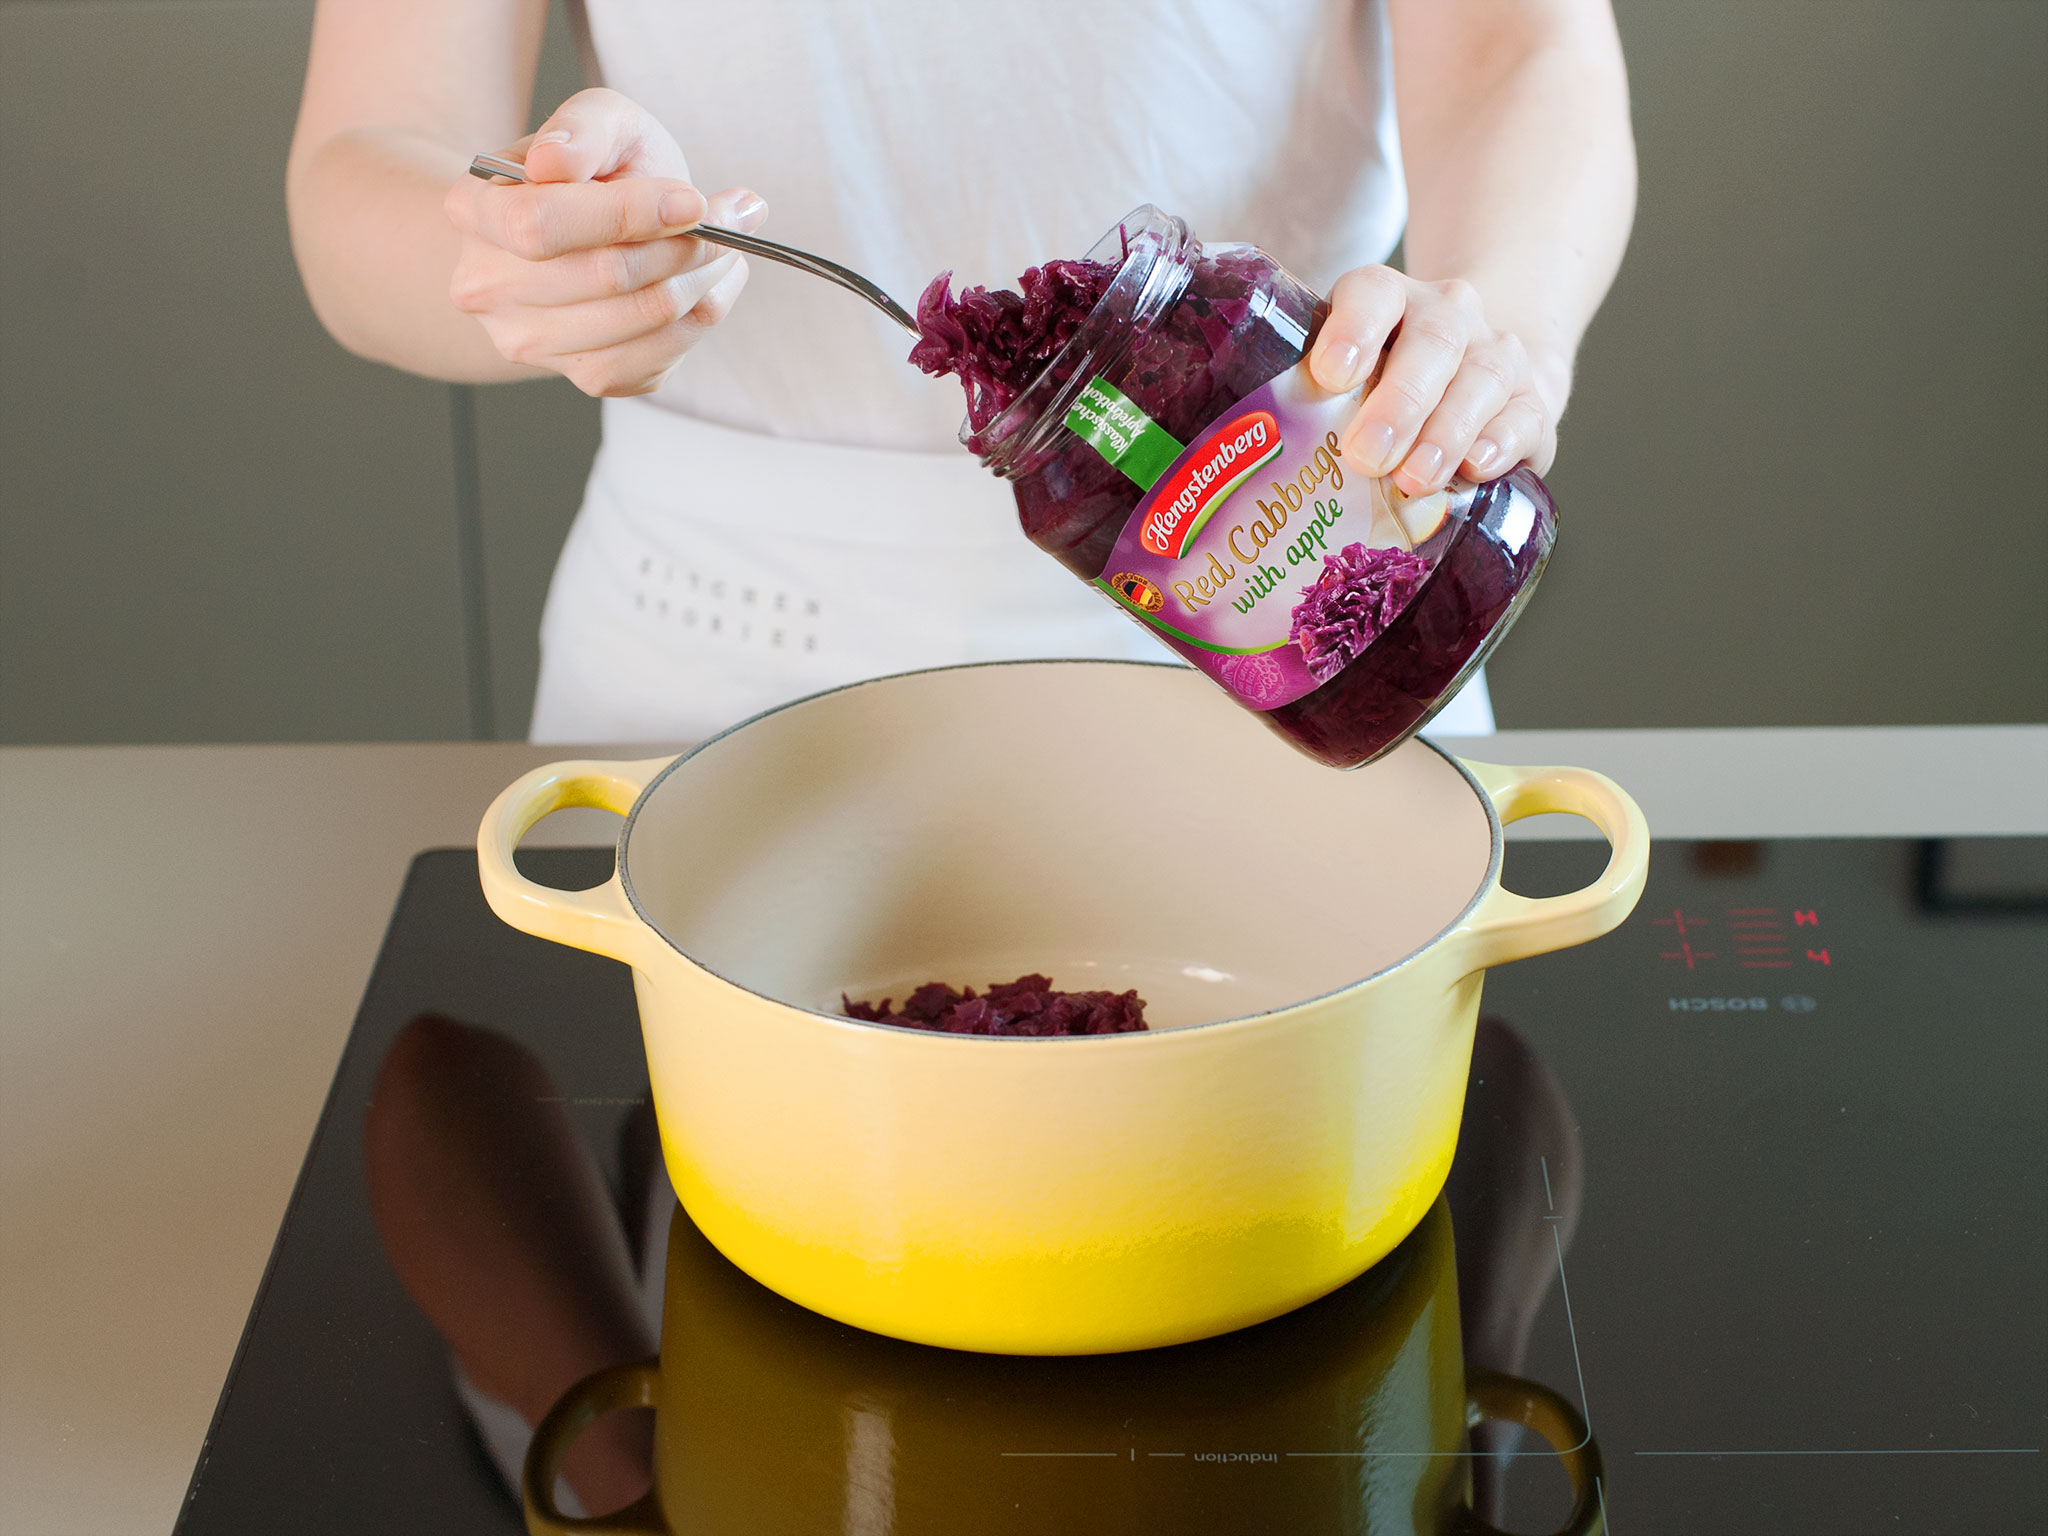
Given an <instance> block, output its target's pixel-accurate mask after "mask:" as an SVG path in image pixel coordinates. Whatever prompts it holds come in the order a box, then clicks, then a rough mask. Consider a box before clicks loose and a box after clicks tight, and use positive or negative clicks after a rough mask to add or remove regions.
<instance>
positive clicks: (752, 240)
mask: <svg viewBox="0 0 2048 1536" xmlns="http://www.w3.org/2000/svg"><path fill="white" fill-rule="evenodd" d="M469 174H470V175H472V176H474V177H476V178H477V179H478V180H479V181H489V180H491V179H492V178H493V177H501V178H503V179H504V180H506V181H525V180H526V167H525V166H523V165H521V164H520V163H519V162H518V161H517V160H507V159H505V158H503V157H502V156H500V155H478V156H477V157H476V158H475V159H474V160H472V161H470V163H469ZM688 233H689V234H691V235H692V236H694V237H695V238H697V239H699V240H708V241H710V242H711V243H712V244H713V245H723V246H726V247H728V248H729V249H732V250H735V251H745V252H746V253H747V254H748V255H750V256H763V257H766V258H767V259H768V260H770V261H779V262H781V263H782V264H783V265H784V266H786V267H795V268H796V269H797V270H798V271H799V272H808V273H810V274H811V276H813V277H822V278H824V279H825V281H827V282H828V283H837V284H838V285H839V286H840V287H842V288H844V289H846V290H847V291H848V292H849V293H855V294H858V295H859V296H860V297H861V298H863V299H866V300H867V301H868V302H869V303H870V304H872V305H874V306H875V308H877V309H879V310H880V311H881V312H882V313H883V314H885V315H887V316H888V317H889V318H890V319H891V320H894V321H895V322H896V323H897V324H898V325H900V326H902V327H903V329H904V330H906V331H908V332H910V334H911V335H913V336H918V335H922V334H923V333H922V332H921V331H919V330H918V328H917V321H916V320H914V319H912V318H911V316H910V312H909V311H908V310H906V309H904V307H903V306H902V305H901V304H898V303H897V302H896V301H895V300H894V299H892V298H890V297H889V295H888V294H886V293H884V292H883V291H882V290H881V289H880V288H878V287H876V286H875V285H874V284H873V283H871V282H869V281H868V280H867V279H866V278H864V277H862V276H861V275H860V274H859V273H858V272H855V271H852V270H851V269H849V268H847V267H842V266H841V265H839V263H838V262H836V261H827V260H826V259H825V258H824V257H822V256H814V255H812V254H811V253H810V252H809V251H800V250H798V249H797V248H796V247H795V246H791V245H778V244H777V243H776V242H775V241H773V240H763V239H762V238H761V237H760V236H759V235H748V234H742V233H741V232H740V231H739V230H736V229H723V228H721V227H719V226H718V225H716V224H698V225H696V226H694V227H692V228H691V229H690V230H689V231H688Z"/></svg>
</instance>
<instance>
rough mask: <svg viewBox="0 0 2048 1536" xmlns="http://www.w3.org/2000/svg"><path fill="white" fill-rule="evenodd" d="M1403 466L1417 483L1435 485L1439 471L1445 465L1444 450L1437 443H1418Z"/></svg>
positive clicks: (1410, 478)
mask: <svg viewBox="0 0 2048 1536" xmlns="http://www.w3.org/2000/svg"><path fill="white" fill-rule="evenodd" d="M1402 467H1403V468H1404V469H1405V470H1406V471H1407V474H1408V478H1409V480H1411V481H1412V482H1414V483H1415V484H1416V485H1423V486H1427V485H1435V484H1436V476H1437V471H1438V470H1440V469H1442V468H1443V467H1444V451H1443V449H1441V448H1439V447H1437V445H1436V444H1435V443H1417V444H1416V445H1415V449H1414V451H1413V452H1411V453H1410V454H1409V455H1408V462H1407V463H1406V464H1405V465H1403V466H1402Z"/></svg>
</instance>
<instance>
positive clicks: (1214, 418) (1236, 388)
mask: <svg viewBox="0 0 2048 1536" xmlns="http://www.w3.org/2000/svg"><path fill="white" fill-rule="evenodd" d="M948 277H950V274H949V275H948ZM1021 286H1022V289H1023V291H1022V292H1021V293H1017V294H1006V293H990V292H989V291H988V290H985V289H969V290H967V291H966V292H964V293H962V294H960V295H959V296H958V297H955V296H954V295H953V294H952V292H951V288H950V284H949V281H948V278H946V277H942V278H940V279H939V280H938V281H936V282H934V283H933V284H932V286H931V287H930V288H928V289H927V290H926V292H925V295H924V297H923V299H922V300H921V301H920V303H919V307H918V312H919V323H920V326H921V327H922V328H923V329H924V332H925V335H924V339H923V340H921V341H920V342H919V343H918V346H917V348H916V349H915V350H914V351H913V353H912V360H913V361H915V362H916V363H917V364H918V365H919V366H920V367H922V368H924V369H925V370H926V371H927V372H930V373H934V374H948V373H950V374H954V375H957V376H959V377H960V378H961V380H962V382H963V384H964V385H965V386H966V388H967V392H968V419H967V422H966V424H965V426H963V428H962V430H961V440H962V441H963V442H964V443H965V444H966V445H967V446H968V447H969V448H970V449H971V450H973V451H974V452H975V453H976V454H977V455H979V456H980V457H981V459H982V461H983V462H984V463H986V464H987V465H989V467H990V468H992V469H994V470H995V471H996V472H997V473H999V474H1001V475H1003V476H1005V477H1006V478H1007V479H1009V480H1010V482H1011V484H1012V488H1013V490H1014V492H1015V495H1016V498H1017V509H1018V516H1019V520H1020V522H1021V523H1022V525H1023V529H1024V532H1025V534H1026V535H1027V536H1028V537H1029V538H1030V539H1031V540H1032V542H1034V543H1035V544H1037V545H1038V546H1039V547H1040V548H1041V549H1043V550H1045V551H1046V552H1047V553H1048V554H1051V555H1053V556H1054V557H1055V558H1057V559H1059V560H1060V561H1062V562H1063V563H1064V564H1065V565H1066V566H1067V567H1068V569H1070V570H1072V571H1073V572H1074V573H1075V574H1076V575H1077V576H1080V577H1081V578H1082V579H1084V580H1086V581H1089V582H1091V583H1093V584H1094V585H1096V586H1097V587H1098V588H1099V589H1100V590H1102V591H1103V592H1104V593H1105V594H1106V595H1107V596H1109V597H1110V598H1111V599H1112V600H1113V601H1115V602H1116V603H1117V604H1118V606H1119V607H1121V608H1122V609H1123V610H1124V611H1125V612H1126V613H1127V614H1128V615H1129V616H1130V617H1132V618H1133V619H1135V620H1136V621H1138V622H1140V623H1143V624H1145V625H1147V626H1148V627H1149V628H1150V629H1151V630H1152V631H1153V632H1154V634H1155V636H1156V637H1157V638H1159V639H1160V640H1161V641H1162V642H1164V643H1165V644H1166V645H1168V646H1169V647H1171V648H1172V649H1173V650H1174V651H1176V652H1178V653H1179V654H1180V655H1181V656H1183V657H1185V658H1186V659H1187V660H1189V661H1190V662H1192V663H1193V664H1194V665H1195V666H1197V667H1198V668H1200V669H1201V670H1202V671H1204V672H1205V673H1207V674H1208V675H1209V677H1210V678H1211V679H1212V680H1214V681H1215V682H1217V683H1218V684H1219V685H1220V686H1222V687H1223V688H1224V689H1225V690H1226V691H1227V692H1229V693H1230V694H1231V695H1232V697H1233V698H1235V699H1236V700H1237V701H1238V702H1239V703H1240V704H1242V705H1244V706H1245V707H1246V708H1248V709H1252V710H1255V711H1257V712H1258V713H1259V714H1260V715H1261V717H1262V718H1263V719H1264V720H1265V721H1266V723H1267V724H1268V725H1269V726H1271V727H1272V728H1273V729H1274V730H1275V731H1276V732H1278V733H1279V734H1280V735H1281V736H1282V737H1284V738H1285V739H1286V740H1288V741H1289V742H1291V743H1292V744H1293V745H1294V746H1296V747H1297V748H1299V749H1300V750H1302V751H1304V752H1306V753H1308V754H1309V755H1310V756H1312V757H1315V758H1317V759H1318V760H1320V761H1322V762H1325V763H1329V764H1332V765H1333V766H1338V767H1355V766H1357V765H1359V764H1361V763H1366V762H1370V761H1371V760H1372V759H1373V758H1375V757H1378V756H1380V755H1382V754H1383V753H1385V752H1387V751H1389V750H1390V749H1392V748H1393V747H1394V746H1396V745H1398V744H1399V743H1400V742H1402V741H1403V740H1405V739H1406V738H1407V737H1408V736H1409V735H1411V734H1413V732H1414V731H1415V730H1417V729H1418V728H1419V727H1420V726H1422V725H1423V724H1424V723H1425V722H1427V721H1428V719H1429V718H1430V717H1431V716H1432V715H1433V714H1435V713H1436V711H1437V710H1438V709H1439V708H1441V707H1442V705H1443V704H1444V703H1446V702H1448V700H1449V699H1450V697H1451V695H1452V694H1454V693H1455V692H1456V691H1457V689H1458V687H1459V686H1461V685H1462V684H1463V683H1464V681H1465V680H1466V679H1467V678H1468V677H1470V675H1471V674H1472V673H1473V672H1474V671H1476V670H1477V669H1478V667H1479V665H1480V663H1481V662H1482V661H1483V660H1484V658H1485V656H1486V654H1487V652H1488V651H1490V650H1491V649H1492V647H1493V645H1494V644H1495V643H1497V642H1498V641H1499V639H1500V637H1501V636H1502V635H1503V634H1505V633H1506V631H1507V628H1508V626H1509V625H1510V624H1511V623H1512V621H1513V620H1514V618H1515V616H1516V615H1517V614H1518V612H1519V611H1520V607H1521V604H1522V603H1523V602H1524V601H1525V600H1526V598H1527V595H1528V593H1529V591H1530V589H1531V588H1532V587H1533V586H1534V583H1535V579H1536V577H1537V575H1538V574H1539V573H1540V572H1541V570H1542V566H1543V563H1544V561H1545V560H1546V559H1547V558H1548V555H1549V552H1550V548H1551V545H1552V543H1553V541H1554V539H1555V535H1556V512H1555V508H1554V507H1553V505H1552V503H1551V500H1550V497H1549V494H1548V492H1547V490H1546V489H1545V488H1544V486H1543V484H1542V482H1541V481H1540V480H1538V479H1537V478H1536V476H1535V475H1534V474H1533V473H1532V472H1530V471H1529V470H1527V469H1526V468H1523V469H1517V470H1515V471H1514V472H1512V473H1511V474H1510V475H1508V476H1505V477H1503V478H1502V479H1500V480H1496V481H1493V482H1491V483H1490V484H1488V485H1484V486H1471V485H1467V484H1465V483H1463V482H1457V483H1454V485H1453V486H1452V487H1451V488H1450V489H1449V490H1448V491H1446V492H1439V493H1437V494H1436V495H1435V496H1433V497H1423V498H1418V499H1413V500H1411V499H1409V498H1407V497H1404V496H1402V495H1401V494H1400V492H1399V491H1398V490H1397V489H1395V488H1394V486H1393V485H1392V484H1391V482H1389V481H1383V480H1375V479H1372V478H1370V477H1368V476H1366V475H1364V474H1363V473H1362V472H1357V471H1356V470H1355V468H1352V467H1350V466H1347V465H1346V463H1345V461H1344V459H1343V457H1342V455H1341V453H1339V451H1338V446H1337V445H1338V433H1339V432H1340V431H1341V429H1342V427H1343V425H1344V424H1345V423H1346V422H1347V421H1348V420H1349V418H1350V416H1351V414H1352V413H1353V412H1354V411H1355V410H1356V408H1357V402H1358V395H1357V394H1356V393H1353V394H1351V395H1334V394H1331V393H1329V392H1328V391H1325V390H1322V389H1321V388H1320V387H1319V386H1317V385H1316V384H1315V383H1314V381H1313V380H1312V379H1311V378H1310V377H1309V374H1308V368H1307V364H1306V361H1305V358H1306V354H1307V351H1308V348H1309V346H1310V345H1311V344H1312V342H1313V341H1314V338H1315V334H1316V331H1317V330H1318V329H1319V328H1320V326H1321V324H1322V321H1323V318H1324V316H1325V314H1326V313H1327V306H1326V305H1325V304H1324V303H1323V301H1322V300H1321V299H1320V298H1318V297H1317V296H1316V294H1315V293H1314V292H1313V291H1312V290H1310V289H1309V288H1307V287H1306V286H1305V285H1303V284H1302V283H1300V282H1299V281H1297V280H1296V279H1295V278H1294V277H1293V276H1292V275H1291V274H1289V273H1288V272H1287V271H1286V270H1285V269H1284V268H1283V267H1281V266H1280V265H1279V263H1277V262H1275V261H1274V260H1273V259H1272V258H1271V257H1270V256H1268V255H1266V254H1265V252H1263V251H1261V250H1259V249H1257V248H1256V247H1253V246H1246V245H1222V246H1215V245H1212V246H1207V247H1204V246H1203V245H1202V243H1201V242H1200V241H1198V240H1196V239H1195V238H1194V237H1193V236H1192V234H1190V232H1189V231H1188V228H1187V226H1186V225H1185V224H1184V223H1182V222H1181V221H1180V220H1178V219H1175V218H1172V217H1170V216H1168V215H1166V214H1163V213H1161V212H1159V211H1158V210H1157V209H1154V208H1150V207H1146V208H1140V209H1138V210H1137V211H1136V212H1134V213H1133V214H1132V215H1131V216H1130V217H1129V218H1127V219H1125V220H1124V221H1123V223H1122V224H1121V225H1119V226H1118V228H1117V229H1116V230H1114V231H1112V232H1111V234H1110V235H1108V236H1107V237H1105V239H1104V240H1103V241H1101V242H1100V243H1099V244H1098V245H1097V246H1096V248H1095V249H1094V250H1093V251H1091V252H1089V253H1088V255H1087V257H1085V258H1083V259H1081V260H1078V261H1074V260H1066V261H1056V262H1048V263H1046V264H1045V265H1043V266H1041V267H1035V268H1032V269H1031V271H1030V272H1028V273H1026V274H1025V278H1024V280H1023V283H1022V285H1021ZM1084 305H1085V306H1087V307H1086V308H1085V309H1084V308H1083V306H1084Z"/></svg>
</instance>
